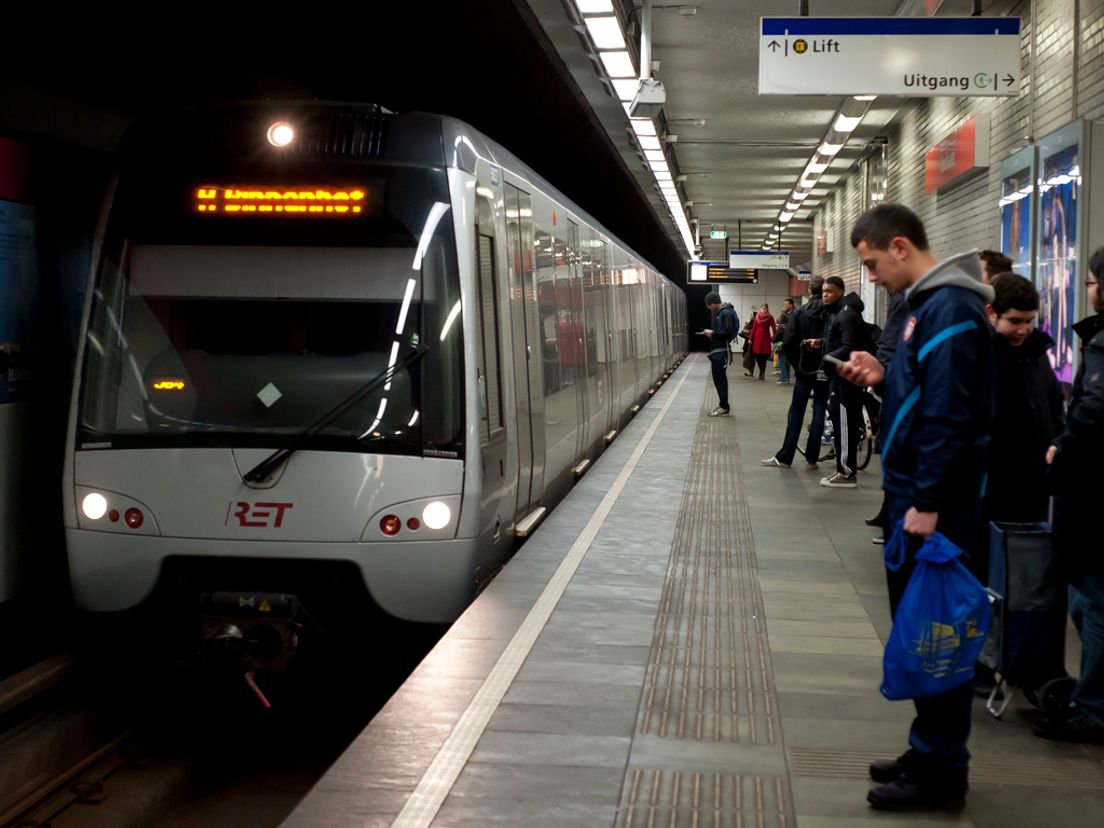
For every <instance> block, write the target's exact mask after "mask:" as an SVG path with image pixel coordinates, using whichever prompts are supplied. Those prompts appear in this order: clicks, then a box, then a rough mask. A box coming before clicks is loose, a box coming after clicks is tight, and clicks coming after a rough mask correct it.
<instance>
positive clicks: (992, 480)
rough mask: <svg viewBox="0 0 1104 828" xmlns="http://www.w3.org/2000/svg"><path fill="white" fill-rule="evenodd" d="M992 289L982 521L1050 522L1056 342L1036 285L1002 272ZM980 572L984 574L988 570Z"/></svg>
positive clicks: (1057, 420) (1058, 400)
mask: <svg viewBox="0 0 1104 828" xmlns="http://www.w3.org/2000/svg"><path fill="white" fill-rule="evenodd" d="M990 284H991V285H992V287H993V290H994V291H995V292H996V295H995V296H994V297H993V301H992V303H990V305H989V307H988V308H987V310H988V313H989V321H990V322H991V323H992V324H993V328H994V329H995V330H996V333H997V334H998V336H997V337H996V339H995V344H994V348H993V350H994V356H995V357H996V359H995V362H994V366H995V373H996V397H995V408H994V411H993V436H992V439H991V440H990V442H989V480H988V485H987V487H986V491H985V516H986V518H987V519H988V520H995V521H1002V522H1008V523H1036V522H1039V521H1045V520H1046V519H1047V517H1048V513H1049V510H1050V492H1049V491H1048V489H1047V480H1046V476H1047V464H1046V453H1047V449H1048V448H1049V447H1050V445H1051V443H1053V442H1054V439H1055V438H1056V437H1057V436H1058V435H1059V434H1060V433H1061V432H1062V408H1063V406H1064V403H1065V401H1064V399H1063V396H1062V388H1061V386H1060V385H1059V384H1058V380H1057V378H1056V377H1055V376H1054V371H1053V369H1052V368H1051V367H1050V360H1049V359H1047V349H1048V348H1050V347H1051V346H1053V345H1054V340H1052V339H1051V338H1050V337H1049V336H1048V335H1047V334H1046V333H1044V332H1043V331H1041V330H1039V329H1038V328H1036V327H1035V318H1036V317H1037V316H1038V314H1039V293H1038V291H1036V290H1035V287H1034V285H1032V284H1031V282H1029V281H1028V280H1027V279H1025V278H1023V277H1022V276H1019V275H1018V274H1015V273H1001V274H999V275H998V276H996V277H994V278H993V280H992V281H991V282H990ZM980 571H981V573H982V574H984V573H985V572H986V571H987V567H984V566H983V567H982V568H981V570H980ZM975 574H977V571H976V570H975ZM979 577H981V576H979ZM982 580H983V581H984V580H985V579H984V577H983V578H982Z"/></svg>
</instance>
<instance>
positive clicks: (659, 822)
mask: <svg viewBox="0 0 1104 828" xmlns="http://www.w3.org/2000/svg"><path fill="white" fill-rule="evenodd" d="M788 801H789V795H788V791H787V790H786V782H785V780H784V779H781V778H776V777H775V778H772V777H763V776H753V775H750V774H727V773H697V772H684V771H665V770H654V769H648V768H639V769H637V770H635V771H633V773H632V784H631V787H630V789H629V799H628V802H627V803H626V804H624V805H623V806H622V808H621V816H620V817H619V819H618V823H617V825H618V826H619V828H653V827H658V826H664V828H684V826H685V828H784V826H793V825H795V821H794V819H793V818H792V817H791V816H790V815H789V813H788V806H787V802H788Z"/></svg>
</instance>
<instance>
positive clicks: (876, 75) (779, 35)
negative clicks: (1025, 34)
mask: <svg viewBox="0 0 1104 828" xmlns="http://www.w3.org/2000/svg"><path fill="white" fill-rule="evenodd" d="M1019 92H1020V20H1019V18H1017V17H763V18H761V19H760V30H759V94H760V95H900V96H907V97H923V98H931V97H938V96H941V95H950V96H955V97H959V96H973V97H980V96H985V97H991V96H1001V95H1008V96H1015V95H1018V94H1019Z"/></svg>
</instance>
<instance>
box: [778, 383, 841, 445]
mask: <svg viewBox="0 0 1104 828" xmlns="http://www.w3.org/2000/svg"><path fill="white" fill-rule="evenodd" d="M809 397H812V398H813V423H812V428H810V429H809V440H808V442H807V443H806V444H805V462H807V463H815V462H816V461H817V459H818V458H819V457H820V438H821V437H822V436H823V435H824V415H825V413H826V412H827V411H828V383H827V382H816V381H815V380H813V379H810V378H808V377H804V376H801V375H800V374H798V375H796V378H795V379H794V390H793V397H792V398H791V399H790V411H789V414H787V415H786V437H785V438H784V439H783V440H782V448H780V449H779V450H778V454H776V455H775V457H777V458H778V462H779V463H785V464H786V465H788V466H789V465H792V464H793V461H794V456H795V455H796V454H797V444H798V441H799V440H800V439H801V426H802V425H804V424H805V409H806V408H808V407H809Z"/></svg>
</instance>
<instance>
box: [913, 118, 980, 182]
mask: <svg viewBox="0 0 1104 828" xmlns="http://www.w3.org/2000/svg"><path fill="white" fill-rule="evenodd" d="M988 166H989V116H988V115H972V116H970V117H969V118H968V119H967V120H966V123H964V124H963V125H962V126H960V127H959V128H958V129H956V130H955V131H954V132H952V133H951V134H950V135H948V136H947V137H946V138H944V139H943V140H942V141H940V142H939V143H938V144H936V145H935V146H934V147H932V148H931V149H930V150H928V152H927V154H926V155H925V156H924V192H925V193H930V192H931V191H932V190H937V189H939V188H940V187H942V186H943V185H944V184H950V183H951V182H952V181H954V180H956V179H958V178H961V177H962V176H964V175H966V174H967V173H971V172H973V171H974V170H980V169H984V168H985V167H988Z"/></svg>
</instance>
